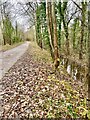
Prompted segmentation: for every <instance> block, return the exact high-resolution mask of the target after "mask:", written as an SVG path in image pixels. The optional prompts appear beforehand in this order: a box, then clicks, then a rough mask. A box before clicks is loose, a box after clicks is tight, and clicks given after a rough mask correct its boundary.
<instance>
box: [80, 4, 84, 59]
mask: <svg viewBox="0 0 90 120" xmlns="http://www.w3.org/2000/svg"><path fill="white" fill-rule="evenodd" d="M81 4H82V11H81V15H82V21H81V39H80V53H79V59H82V58H83V39H84V23H85V13H84V12H85V11H84V10H85V4H84V2H81Z"/></svg>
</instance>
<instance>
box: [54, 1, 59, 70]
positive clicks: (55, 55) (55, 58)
mask: <svg viewBox="0 0 90 120" xmlns="http://www.w3.org/2000/svg"><path fill="white" fill-rule="evenodd" d="M52 18H53V29H54V31H53V34H54V64H55V68H56V69H57V68H58V66H59V53H58V37H57V23H56V15H55V2H54V0H52Z"/></svg>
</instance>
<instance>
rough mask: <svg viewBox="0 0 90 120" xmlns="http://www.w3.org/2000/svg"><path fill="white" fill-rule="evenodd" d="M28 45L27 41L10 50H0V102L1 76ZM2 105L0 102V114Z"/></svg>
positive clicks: (0, 91) (0, 92) (1, 92)
mask: <svg viewBox="0 0 90 120" xmlns="http://www.w3.org/2000/svg"><path fill="white" fill-rule="evenodd" d="M28 46H29V42H25V43H24V44H22V45H20V46H18V47H15V48H13V49H11V50H8V51H5V52H0V103H1V100H2V94H3V91H2V85H1V84H2V77H3V76H4V75H5V73H6V72H8V70H9V69H10V68H11V67H12V66H13V65H14V64H15V63H16V61H17V60H18V59H19V58H20V57H21V56H22V55H23V54H24V53H25V51H26V50H27V48H28ZM2 111H3V110H2V106H1V104H0V115H1V113H2Z"/></svg>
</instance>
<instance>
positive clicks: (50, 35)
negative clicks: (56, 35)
mask: <svg viewBox="0 0 90 120" xmlns="http://www.w3.org/2000/svg"><path fill="white" fill-rule="evenodd" d="M50 5H51V3H50V2H48V0H46V20H47V27H48V34H49V41H50V49H51V56H52V58H53V57H54V55H53V52H54V47H53V38H52V30H51V27H52V16H51V14H50V13H51V9H50Z"/></svg>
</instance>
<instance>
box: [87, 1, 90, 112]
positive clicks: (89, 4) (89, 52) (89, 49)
mask: <svg viewBox="0 0 90 120" xmlns="http://www.w3.org/2000/svg"><path fill="white" fill-rule="evenodd" d="M87 75H88V77H87V81H88V109H89V110H90V2H89V3H88V74H87Z"/></svg>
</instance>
